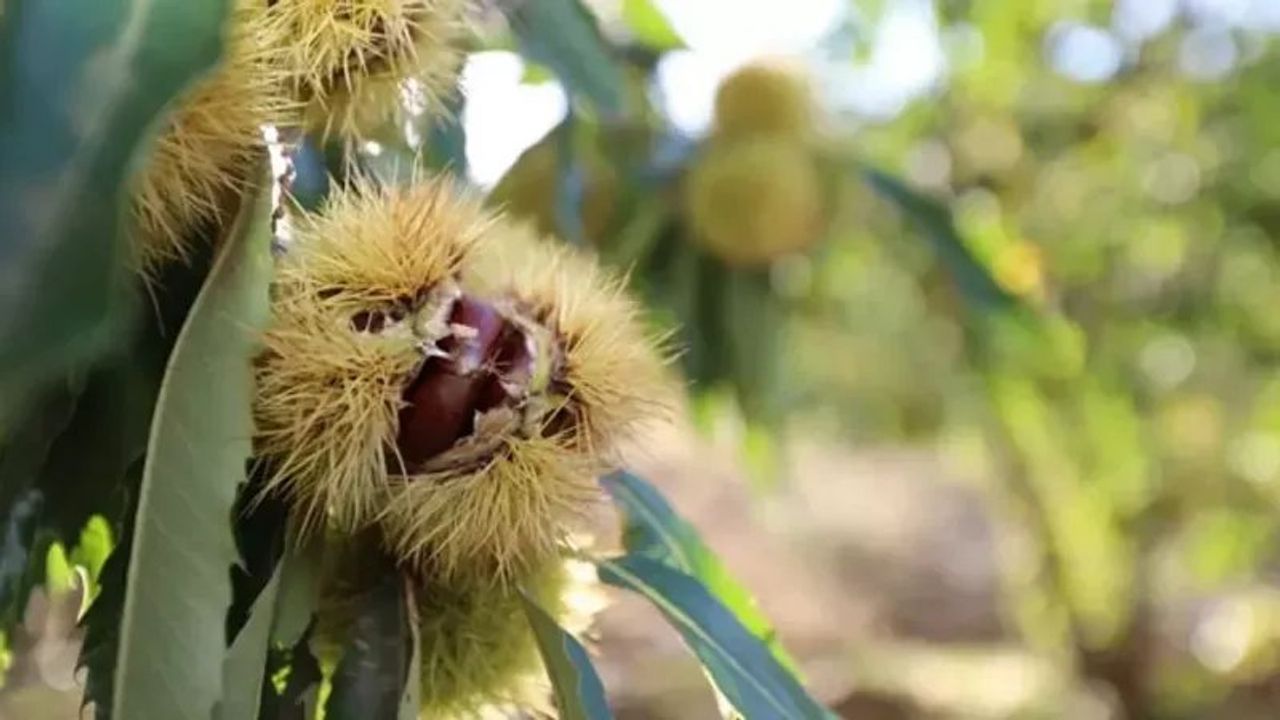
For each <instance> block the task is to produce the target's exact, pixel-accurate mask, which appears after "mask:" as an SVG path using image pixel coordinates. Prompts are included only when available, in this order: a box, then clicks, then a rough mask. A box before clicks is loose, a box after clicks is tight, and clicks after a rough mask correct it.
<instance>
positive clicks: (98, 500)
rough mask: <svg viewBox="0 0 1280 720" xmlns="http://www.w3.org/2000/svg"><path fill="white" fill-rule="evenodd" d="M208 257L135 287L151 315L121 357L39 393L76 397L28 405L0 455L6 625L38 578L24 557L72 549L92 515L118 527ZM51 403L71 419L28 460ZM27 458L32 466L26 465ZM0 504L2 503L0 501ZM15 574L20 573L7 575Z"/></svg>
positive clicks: (1, 606)
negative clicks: (130, 476)
mask: <svg viewBox="0 0 1280 720" xmlns="http://www.w3.org/2000/svg"><path fill="white" fill-rule="evenodd" d="M206 245H207V243H202V244H201V245H198V246H197V247H202V248H203V247H204V246H206ZM209 255H210V253H208V252H206V251H203V250H201V251H198V252H196V253H193V255H192V257H191V259H190V263H173V264H171V265H170V266H169V267H166V268H164V270H163V271H161V272H160V274H159V276H158V278H157V279H156V283H155V286H154V287H151V288H144V287H143V286H142V284H141V283H139V287H138V288H137V292H138V293H139V294H140V295H142V294H144V293H149V294H150V295H151V296H152V297H153V298H154V300H155V307H156V309H155V311H154V312H151V313H147V314H146V315H145V317H144V322H142V323H139V325H138V327H137V332H136V334H135V336H134V337H133V338H132V339H131V340H130V341H129V343H128V349H127V352H122V353H117V354H113V355H111V356H109V357H107V358H105V359H102V360H100V361H99V363H98V364H97V365H96V366H95V367H94V368H92V369H91V370H90V371H89V372H88V373H87V375H86V376H85V377H83V378H79V379H75V378H68V382H69V383H71V385H68V386H67V389H63V388H62V386H61V385H60V384H52V385H51V386H50V388H49V390H47V391H46V394H48V395H58V394H60V395H63V396H65V397H67V398H70V395H68V394H67V393H68V392H69V391H70V390H74V393H75V398H74V400H75V402H74V406H72V405H71V404H70V403H68V402H67V401H66V400H52V399H46V400H41V401H39V402H36V403H32V404H31V406H30V409H29V412H28V414H27V416H26V418H25V419H24V420H23V424H22V425H21V426H19V427H20V428H22V432H21V433H18V434H16V435H15V436H13V440H14V442H13V443H12V444H11V445H10V446H8V447H6V449H5V451H4V452H5V457H3V458H0V497H9V496H10V494H16V495H13V496H14V497H20V498H22V500H21V503H20V505H15V506H13V507H12V508H11V510H10V512H9V513H8V515H7V517H6V519H5V527H6V534H5V549H4V551H3V552H4V554H3V560H0V611H2V612H3V614H2V615H0V618H3V622H4V623H5V626H6V627H7V626H9V624H11V622H12V621H13V620H14V619H15V618H16V617H17V616H18V614H20V613H21V611H22V608H23V607H25V605H26V599H27V595H28V594H29V591H30V588H31V586H32V583H33V582H34V581H37V580H38V579H39V576H40V575H39V573H38V572H35V569H36V567H35V566H36V565H38V564H39V563H38V562H29V560H31V559H32V558H31V557H30V556H28V555H27V551H32V552H34V553H35V555H34V559H36V560H39V559H40V558H41V556H42V553H43V552H44V551H45V550H46V549H47V548H48V544H49V543H50V542H52V541H54V540H59V541H61V542H62V543H63V544H64V545H67V546H71V545H73V544H75V543H76V542H77V540H78V538H79V537H80V533H81V531H82V530H83V528H84V527H85V523H87V522H89V520H90V519H91V518H93V517H94V516H95V515H99V516H102V517H103V518H104V519H105V520H106V521H108V524H109V525H114V526H117V527H118V526H119V525H120V524H121V523H122V522H123V520H124V518H123V516H122V514H123V513H124V511H125V488H126V487H127V486H128V483H126V481H125V477H126V474H127V473H128V471H129V468H130V466H131V465H132V464H133V463H135V462H136V461H137V460H138V459H139V458H141V457H142V455H143V453H144V452H145V450H146V444H147V435H148V432H149V427H150V423H151V413H152V410H153V408H154V406H155V399H156V396H157V394H158V393H159V389H160V383H161V381H162V379H163V376H164V367H165V364H166V362H167V358H168V355H169V352H170V350H171V348H172V346H173V342H174V338H175V337H176V335H177V333H178V329H179V328H180V327H181V325H182V322H183V320H184V318H185V317H186V313H187V311H188V310H189V308H190V306H191V304H192V302H193V301H194V299H195V295H196V293H197V292H198V290H199V286H200V283H201V281H202V279H203V277H204V275H205V274H206V272H207V270H208V267H209V260H210V258H209ZM58 403H63V404H64V405H63V407H64V408H65V409H66V410H69V411H70V414H69V416H63V417H62V418H61V419H59V421H58V423H57V425H56V426H50V427H51V428H52V430H51V431H50V434H52V435H54V436H55V437H53V438H51V441H52V444H51V445H50V446H49V447H48V449H47V450H46V451H44V452H43V456H42V457H41V456H38V455H37V456H32V455H31V454H30V453H31V448H32V447H33V446H32V445H31V444H30V440H24V439H22V438H23V436H25V435H27V434H29V433H31V432H32V431H33V430H36V431H39V428H41V427H45V425H44V424H43V423H47V422H48V421H47V420H41V417H42V415H41V414H42V413H48V412H50V411H53V410H56V407H57V405H58ZM57 412H63V411H57ZM39 432H43V431H39ZM10 448H13V454H12V455H10V454H9V452H10ZM22 448H25V450H22ZM21 453H26V454H27V455H26V457H27V458H28V459H27V460H26V461H24V462H26V463H27V465H26V466H25V468H24V467H23V466H22V465H19V464H16V461H18V460H20V459H21V458H22V457H23V456H22V454H21ZM33 457H36V458H38V463H36V464H31V458H33ZM33 467H34V468H35V471H34V472H33V471H32V468H33ZM0 503H4V504H8V501H7V500H2V499H0ZM24 568H25V570H24ZM14 571H16V572H19V573H22V574H20V575H13V574H11V573H12V572H14Z"/></svg>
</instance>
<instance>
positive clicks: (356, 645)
mask: <svg viewBox="0 0 1280 720" xmlns="http://www.w3.org/2000/svg"><path fill="white" fill-rule="evenodd" d="M354 606H355V608H356V616H355V618H354V620H353V622H352V627H351V628H350V630H349V631H348V635H347V642H346V643H345V647H344V649H343V653H342V659H341V660H339V661H338V666H337V668H335V669H334V671H333V691H332V692H331V693H330V694H329V700H328V702H327V703H325V718H326V720H357V719H358V720H365V719H366V718H378V719H379V720H381V719H382V718H387V719H390V718H396V717H399V713H400V707H401V703H402V700H403V698H404V695H405V684H406V681H407V680H408V679H409V677H408V672H409V666H410V665H411V664H412V658H413V656H414V655H415V654H416V653H415V652H414V651H413V648H411V645H412V640H413V632H412V630H411V629H410V627H409V624H410V623H409V608H408V604H407V603H406V598H405V589H404V583H403V582H402V580H401V577H400V573H399V572H397V571H396V569H395V568H394V566H392V565H391V564H390V563H389V562H388V563H387V568H386V572H382V573H381V574H380V575H379V580H378V582H377V583H375V584H373V585H372V586H371V587H369V588H368V589H367V590H365V591H364V592H363V593H362V594H361V595H360V596H359V597H358V598H357V599H356V600H355V603H354ZM414 681H415V682H416V679H414Z"/></svg>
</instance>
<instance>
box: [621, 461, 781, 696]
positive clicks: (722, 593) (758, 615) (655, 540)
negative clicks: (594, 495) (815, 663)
mask: <svg viewBox="0 0 1280 720" xmlns="http://www.w3.org/2000/svg"><path fill="white" fill-rule="evenodd" d="M601 483H602V484H603V485H604V488H605V490H606V491H608V493H609V495H610V497H612V498H613V501H614V502H615V503H617V504H618V506H619V507H620V508H621V509H622V511H623V513H624V515H625V518H626V525H625V526H624V530H623V533H624V534H623V543H624V545H625V547H626V549H627V552H628V553H630V554H632V555H642V556H644V557H647V558H651V559H653V560H657V561H658V562H661V563H663V564H665V565H668V566H670V567H672V568H674V569H676V570H679V571H680V572H683V573H686V574H688V575H691V576H693V577H694V578H695V579H697V580H698V581H699V582H701V583H702V584H703V585H704V586H706V588H707V590H709V591H710V592H711V594H712V595H714V596H715V598H716V599H717V600H719V601H720V602H721V603H722V604H723V605H724V606H725V608H727V609H728V610H729V612H731V613H733V614H734V616H735V617H737V618H738V622H740V623H742V625H743V627H745V628H746V629H747V631H748V632H750V633H751V634H752V635H754V636H756V637H757V638H759V639H760V641H761V642H763V643H765V644H766V645H768V646H769V652H771V653H772V654H773V656H774V658H776V659H777V660H778V662H780V663H782V664H783V665H784V666H786V667H787V668H788V669H789V670H791V671H792V672H797V671H798V669H799V665H798V664H797V663H796V661H795V658H793V657H791V655H790V654H789V653H788V652H787V651H786V648H784V647H782V643H780V642H779V641H778V637H777V631H776V630H775V629H774V628H773V624H772V623H770V622H769V619H768V618H766V617H765V616H764V613H762V612H760V608H759V606H758V605H757V604H756V601H755V598H753V597H752V596H751V593H750V592H749V591H748V590H747V589H746V588H745V587H744V586H743V585H742V584H741V583H740V582H738V580H737V578H735V577H733V575H732V574H730V573H729V570H728V568H726V567H725V566H724V563H723V562H722V561H721V560H720V558H719V557H718V556H717V555H716V554H715V553H714V552H713V551H712V550H711V548H710V547H708V546H707V544H706V543H705V542H703V540H702V538H701V537H700V536H699V535H698V531H697V530H696V529H695V528H694V527H693V525H691V524H689V522H688V521H686V520H685V519H684V518H682V517H680V516H679V515H677V514H676V512H675V510H674V509H673V508H672V507H671V505H670V504H669V503H668V502H667V501H666V499H665V498H663V497H662V494H661V493H659V492H658V489H657V488H655V487H654V486H653V485H651V484H649V483H648V482H647V481H645V480H644V479H643V478H640V477H638V476H636V475H634V474H632V473H628V472H615V473H612V474H610V475H607V476H605V477H604V478H602V479H601Z"/></svg>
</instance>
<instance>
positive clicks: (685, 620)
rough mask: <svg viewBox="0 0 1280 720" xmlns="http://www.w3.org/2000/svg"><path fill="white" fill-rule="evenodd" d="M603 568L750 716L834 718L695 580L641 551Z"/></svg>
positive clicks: (755, 719) (605, 576)
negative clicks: (668, 627) (656, 615)
mask: <svg viewBox="0 0 1280 720" xmlns="http://www.w3.org/2000/svg"><path fill="white" fill-rule="evenodd" d="M599 568H600V579H601V580H603V581H604V582H606V583H608V584H610V585H614V586H616V587H620V588H624V589H627V590H631V591H634V592H637V593H639V594H641V595H643V596H644V597H645V598H646V599H647V600H649V602H651V603H653V605H654V606H655V607H656V608H658V610H659V611H661V612H662V614H663V615H665V616H666V618H667V620H668V622H670V623H671V624H672V626H674V627H675V629H676V630H677V631H679V633H680V635H681V636H682V637H683V638H684V641H685V644H687V645H688V646H689V647H690V648H691V649H692V650H693V652H694V653H695V654H696V655H697V656H698V659H699V660H701V661H702V664H703V666H704V667H705V668H706V670H707V673H708V674H709V675H710V677H711V679H712V680H713V681H714V682H715V685H716V688H717V689H718V690H719V691H720V692H721V693H722V694H723V695H724V697H725V698H726V699H727V700H728V701H729V702H730V703H731V704H732V705H733V707H734V708H735V709H737V710H738V712H740V713H742V715H743V717H744V718H746V719H747V720H765V719H766V718H767V719H769V720H773V719H775V718H776V719H777V720H802V719H807V718H815V719H817V718H824V719H825V718H827V717H829V715H828V712H827V710H826V709H824V708H823V707H822V706H821V705H819V704H818V703H817V701H815V700H814V699H813V698H811V697H809V695H808V693H806V692H805V690H804V688H803V687H802V686H801V685H800V683H799V682H798V681H797V680H796V679H795V677H794V676H793V675H792V674H791V672H790V671H788V670H787V669H786V667H784V666H783V665H782V664H781V663H779V662H778V661H777V659H776V658H774V656H773V655H772V654H771V653H770V652H769V648H768V647H767V646H766V645H765V644H764V643H763V642H761V641H760V638H758V637H756V636H755V635H753V634H752V633H751V631H749V630H748V629H747V628H745V627H743V625H742V623H741V622H739V621H738V619H737V618H735V617H734V615H733V613H732V612H730V611H729V610H728V609H727V608H725V606H724V605H722V604H720V602H719V601H717V600H716V598H715V597H713V596H712V595H711V593H710V592H709V591H708V590H707V588H705V587H703V586H702V584H701V583H699V582H698V581H697V580H695V579H694V578H692V577H690V576H688V575H686V574H684V573H681V572H677V571H676V570H672V569H671V568H670V567H668V566H667V565H665V564H663V563H661V562H658V561H656V560H652V559H650V558H648V557H644V556H642V555H626V556H624V557H620V558H615V559H611V560H602V561H600V562H599Z"/></svg>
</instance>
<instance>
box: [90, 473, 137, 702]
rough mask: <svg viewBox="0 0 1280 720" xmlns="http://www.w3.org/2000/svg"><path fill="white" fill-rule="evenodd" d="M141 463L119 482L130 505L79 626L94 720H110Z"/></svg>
mask: <svg viewBox="0 0 1280 720" xmlns="http://www.w3.org/2000/svg"><path fill="white" fill-rule="evenodd" d="M142 468H143V463H142V461H138V462H135V463H133V464H132V465H131V466H129V468H127V470H126V474H125V476H124V478H123V480H122V484H123V486H124V487H125V488H126V490H127V501H128V505H129V506H130V507H129V508H128V509H127V510H126V512H125V513H124V516H123V520H122V522H121V527H120V534H119V537H120V542H119V544H117V545H116V546H115V548H113V549H112V551H111V554H110V555H108V556H107V561H106V562H105V563H103V566H102V572H101V573H99V575H98V588H99V590H98V594H97V597H95V598H94V599H93V602H92V604H90V605H89V610H88V612H87V613H85V615H84V618H83V620H82V621H81V626H82V627H83V628H84V644H83V645H81V647H80V667H82V668H84V670H85V680H84V702H85V704H88V703H93V704H94V715H93V716H94V718H95V720H110V718H111V708H112V696H113V693H114V686H113V673H114V671H115V665H116V655H117V654H118V648H119V647H120V616H121V615H122V614H123V613H124V592H125V582H126V580H127V571H128V565H129V555H130V548H131V546H132V543H133V526H134V520H135V519H136V518H137V514H136V513H134V512H129V511H128V510H129V509H132V507H133V506H134V505H136V503H137V496H138V493H137V490H138V487H139V485H140V484H141V482H142Z"/></svg>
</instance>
